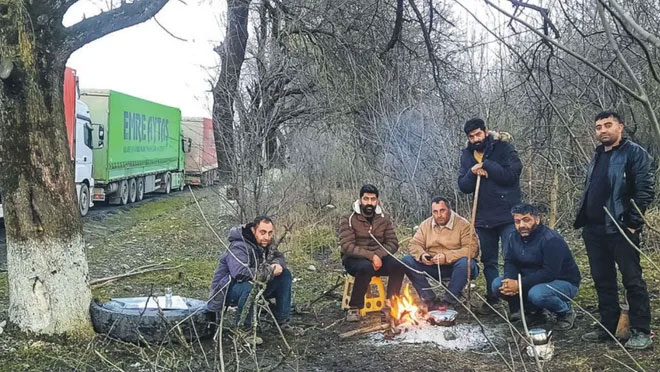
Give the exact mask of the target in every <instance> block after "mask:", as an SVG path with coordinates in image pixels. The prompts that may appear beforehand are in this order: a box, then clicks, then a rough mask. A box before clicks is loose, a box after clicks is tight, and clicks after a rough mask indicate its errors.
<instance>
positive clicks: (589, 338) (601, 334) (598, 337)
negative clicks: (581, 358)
mask: <svg viewBox="0 0 660 372" xmlns="http://www.w3.org/2000/svg"><path fill="white" fill-rule="evenodd" d="M580 338H581V339H582V341H585V342H593V343H602V342H607V341H614V340H613V339H612V337H611V336H610V335H609V334H607V332H605V330H603V329H602V328H597V329H596V330H595V331H593V332H589V333H585V334H583V335H582V337H580Z"/></svg>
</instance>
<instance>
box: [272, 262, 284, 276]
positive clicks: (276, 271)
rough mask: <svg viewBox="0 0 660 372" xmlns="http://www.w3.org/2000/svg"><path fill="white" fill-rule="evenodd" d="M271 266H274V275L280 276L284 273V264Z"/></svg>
mask: <svg viewBox="0 0 660 372" xmlns="http://www.w3.org/2000/svg"><path fill="white" fill-rule="evenodd" d="M270 267H272V268H273V275H275V276H280V274H282V270H283V269H282V265H280V264H272V265H270Z"/></svg>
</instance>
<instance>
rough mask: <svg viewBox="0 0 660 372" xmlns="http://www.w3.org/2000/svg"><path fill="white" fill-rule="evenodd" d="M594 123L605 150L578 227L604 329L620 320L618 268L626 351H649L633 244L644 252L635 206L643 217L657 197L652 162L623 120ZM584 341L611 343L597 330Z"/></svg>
mask: <svg viewBox="0 0 660 372" xmlns="http://www.w3.org/2000/svg"><path fill="white" fill-rule="evenodd" d="M595 122H596V124H595V129H596V138H597V139H598V141H600V143H601V145H600V146H598V147H597V148H596V153H595V154H594V158H593V159H592V160H591V163H590V164H589V169H588V171H587V179H586V183H585V186H584V195H583V196H582V201H581V203H580V210H579V212H578V215H577V218H576V220H575V225H574V226H575V228H576V229H579V228H580V227H583V229H582V238H583V239H584V244H585V246H586V247H587V255H588V256H589V266H590V267H591V276H592V277H593V280H594V285H595V287H596V293H597V294H598V310H599V312H600V320H601V323H602V324H603V326H605V327H606V328H607V329H608V330H609V331H610V332H611V333H612V334H614V333H615V331H616V327H617V323H618V321H619V316H620V307H619V298H618V283H617V272H616V266H618V267H619V271H621V276H622V280H623V286H624V287H625V288H626V295H627V299H628V303H629V304H630V310H629V316H630V328H631V329H630V333H631V336H630V339H629V340H628V342H626V344H625V346H626V347H627V348H629V349H646V348H648V347H649V346H650V345H651V343H652V340H651V337H650V335H649V334H650V332H651V329H650V322H651V307H650V304H649V293H648V291H647V289H646V282H644V279H643V278H642V267H641V265H640V259H639V252H638V251H637V249H635V247H633V246H632V245H631V244H630V243H629V242H628V239H629V240H630V241H632V242H633V243H634V244H635V245H637V246H639V243H640V233H641V230H642V226H643V224H644V220H643V217H642V216H641V215H640V213H639V212H638V210H637V208H635V206H634V205H633V202H634V204H636V205H637V207H638V208H639V211H641V213H644V211H645V210H646V208H647V207H648V205H649V204H651V201H653V197H654V195H655V193H654V190H653V186H654V183H655V181H654V178H653V170H652V168H651V157H650V156H649V154H648V153H647V152H646V150H644V148H642V147H641V146H639V145H638V144H636V143H634V142H632V141H630V140H629V139H627V138H624V137H623V118H622V117H621V116H620V115H619V114H617V113H616V112H608V111H605V112H601V113H600V114H598V115H596V118H595ZM606 209H607V210H606ZM608 212H609V213H608ZM612 217H613V218H614V220H613V219H612ZM619 226H620V227H621V228H622V230H623V231H624V233H625V234H626V235H627V239H626V237H625V236H623V234H622V233H621V232H620V231H619V229H618V227H619ZM615 264H616V266H615ZM582 339H583V340H584V341H589V342H603V341H607V340H610V337H609V335H608V334H607V332H605V331H604V330H603V329H602V328H598V329H597V330H596V331H594V332H589V333H586V334H584V335H583V336H582Z"/></svg>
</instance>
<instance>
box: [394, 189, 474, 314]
mask: <svg viewBox="0 0 660 372" xmlns="http://www.w3.org/2000/svg"><path fill="white" fill-rule="evenodd" d="M431 212H432V214H433V216H431V217H429V218H427V219H426V220H424V222H422V223H421V224H420V225H419V229H417V232H416V233H415V236H414V237H413V238H412V240H411V241H410V244H409V246H408V251H409V252H410V255H408V256H406V257H404V258H403V262H404V263H405V264H406V265H407V266H408V267H407V268H406V275H408V278H409V279H410V281H411V282H412V284H413V286H414V287H415V289H416V290H417V293H418V294H419V296H420V297H421V298H422V300H423V301H424V302H425V303H426V306H427V307H428V308H429V310H432V309H437V308H441V307H445V308H446V307H453V306H454V305H455V304H456V298H458V297H459V296H460V295H461V291H463V288H464V287H465V284H466V283H467V281H468V280H467V268H468V265H467V262H468V259H467V258H468V255H469V256H470V258H471V260H470V266H471V271H470V276H471V277H472V279H474V278H476V277H477V275H478V274H479V266H478V265H477V263H476V261H475V260H474V258H475V257H476V256H477V253H478V252H479V247H478V241H477V236H476V234H475V232H474V228H473V227H472V225H471V224H470V222H468V221H467V220H466V219H465V218H463V217H461V216H459V215H458V214H457V213H456V212H454V211H453V210H452V209H451V205H450V204H449V200H447V199H445V198H442V197H436V198H434V199H433V200H432V201H431ZM419 271H421V272H424V273H426V274H429V275H431V276H432V277H434V278H435V279H437V280H440V278H441V277H443V278H450V280H449V288H448V289H449V292H450V293H451V294H450V293H445V295H444V297H443V298H442V300H437V299H436V297H435V293H433V290H431V289H430V287H431V286H430V285H429V281H428V280H427V277H426V275H425V274H420V273H419ZM452 294H453V296H452Z"/></svg>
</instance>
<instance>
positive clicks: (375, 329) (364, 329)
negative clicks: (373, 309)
mask: <svg viewBox="0 0 660 372" xmlns="http://www.w3.org/2000/svg"><path fill="white" fill-rule="evenodd" d="M388 328H390V325H389V324H378V325H372V326H368V327H362V328H358V329H354V330H352V331H348V332H344V333H342V334H340V335H339V338H347V337H351V336H355V335H361V334H365V333H370V332H378V331H382V330H385V329H388Z"/></svg>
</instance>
